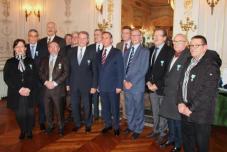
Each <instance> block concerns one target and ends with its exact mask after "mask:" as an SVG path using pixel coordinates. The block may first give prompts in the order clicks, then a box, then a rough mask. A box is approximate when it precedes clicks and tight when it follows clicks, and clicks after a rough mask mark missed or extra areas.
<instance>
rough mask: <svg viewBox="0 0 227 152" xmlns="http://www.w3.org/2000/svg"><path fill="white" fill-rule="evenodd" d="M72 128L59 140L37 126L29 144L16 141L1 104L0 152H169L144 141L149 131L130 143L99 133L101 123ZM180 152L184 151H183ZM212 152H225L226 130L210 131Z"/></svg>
mask: <svg viewBox="0 0 227 152" xmlns="http://www.w3.org/2000/svg"><path fill="white" fill-rule="evenodd" d="M72 128H73V124H72V123H68V124H66V127H65V135H64V136H63V137H60V136H59V135H58V133H57V129H55V130H54V132H53V133H51V134H50V135H46V134H45V133H43V132H41V131H40V130H39V126H38V123H37V124H36V127H35V129H34V131H33V134H34V137H33V139H32V140H23V141H20V140H19V139H18V135H19V129H18V126H17V124H16V121H15V117H14V113H13V112H12V111H10V110H8V109H7V108H6V106H5V103H4V102H3V101H0V152H37V151H38V152H168V151H170V149H162V148H159V146H158V145H157V144H156V143H155V141H153V140H151V139H149V138H147V137H146V135H147V134H148V133H149V132H150V131H151V128H150V127H145V128H144V132H143V133H142V135H141V137H140V138H139V139H138V140H135V141H133V140H131V136H130V135H128V136H127V135H124V134H123V133H122V132H121V133H122V134H121V135H120V136H119V137H115V136H114V135H113V132H109V133H107V134H105V135H103V134H101V133H100V131H101V129H102V128H103V123H102V121H101V120H99V121H96V122H95V123H94V125H93V127H92V132H91V133H88V134H86V133H85V131H84V127H83V128H81V129H80V130H79V132H78V133H74V132H72V131H71V130H72ZM125 128H126V124H125V122H122V123H121V130H124V129H125ZM182 151H183V150H182ZM210 151H211V152H227V128H224V127H213V130H212V137H211V139H210Z"/></svg>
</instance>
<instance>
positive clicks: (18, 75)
mask: <svg viewBox="0 0 227 152" xmlns="http://www.w3.org/2000/svg"><path fill="white" fill-rule="evenodd" d="M18 62H19V61H18V60H17V59H16V58H14V57H13V58H10V59H8V60H7V61H6V64H5V66H4V70H3V76H4V81H5V83H6V84H7V86H8V93H7V107H8V108H11V109H13V110H16V109H17V108H18V105H19V98H20V97H22V96H21V95H20V94H19V90H20V88H22V87H26V88H29V89H30V90H31V92H30V95H29V96H28V97H27V98H28V100H29V107H33V106H34V96H33V94H34V91H33V90H34V88H35V85H34V84H35V81H36V76H35V75H36V71H35V68H34V67H35V64H34V62H33V60H32V59H30V58H28V57H26V58H25V59H24V65H25V68H26V69H25V71H24V72H20V71H19V70H18Z"/></svg>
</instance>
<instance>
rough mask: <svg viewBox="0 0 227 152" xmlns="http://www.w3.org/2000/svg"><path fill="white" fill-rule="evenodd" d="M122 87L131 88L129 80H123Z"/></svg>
mask: <svg viewBox="0 0 227 152" xmlns="http://www.w3.org/2000/svg"><path fill="white" fill-rule="evenodd" d="M124 87H125V88H126V89H128V90H129V89H131V88H132V83H131V82H129V81H126V80H125V81H124Z"/></svg>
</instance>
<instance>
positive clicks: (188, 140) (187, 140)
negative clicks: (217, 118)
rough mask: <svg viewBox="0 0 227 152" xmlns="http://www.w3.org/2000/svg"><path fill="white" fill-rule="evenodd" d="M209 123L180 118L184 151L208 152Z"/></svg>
mask: <svg viewBox="0 0 227 152" xmlns="http://www.w3.org/2000/svg"><path fill="white" fill-rule="evenodd" d="M210 131H211V125H209V124H197V123H193V122H187V121H184V120H182V138H183V148H184V151H185V152H196V151H198V152H208V151H209V137H210Z"/></svg>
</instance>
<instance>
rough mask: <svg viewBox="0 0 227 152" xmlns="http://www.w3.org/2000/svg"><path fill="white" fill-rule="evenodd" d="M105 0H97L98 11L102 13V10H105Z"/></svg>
mask: <svg viewBox="0 0 227 152" xmlns="http://www.w3.org/2000/svg"><path fill="white" fill-rule="evenodd" d="M103 1H104V0H95V5H96V9H97V11H99V12H100V13H101V14H102V10H103Z"/></svg>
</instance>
